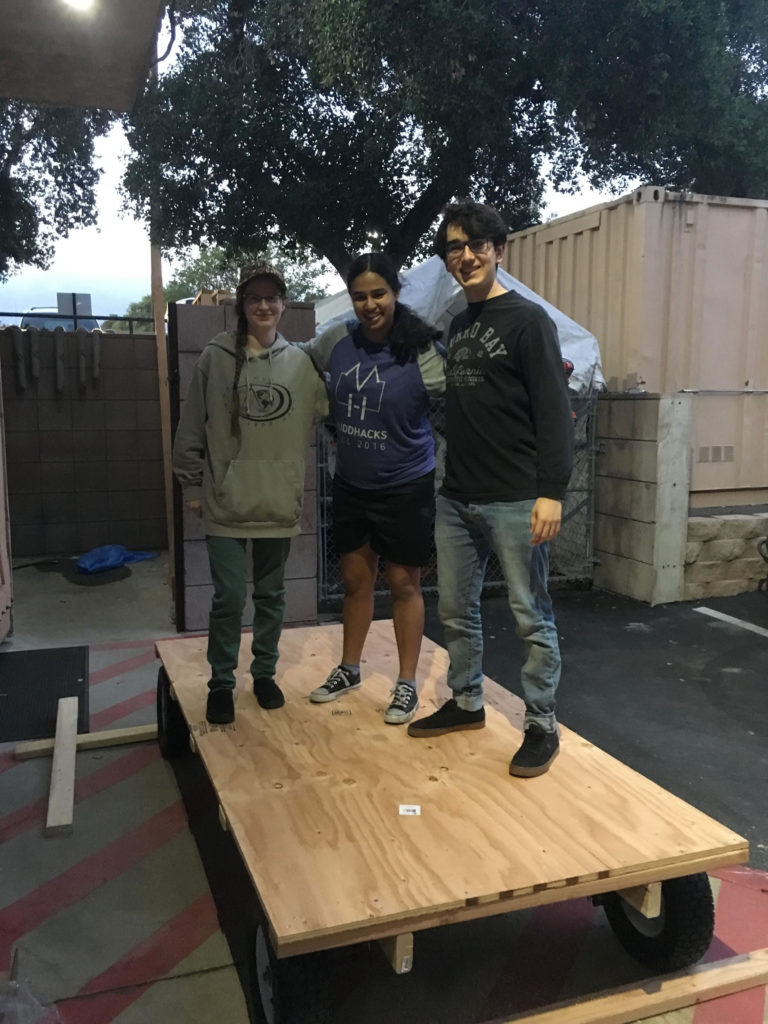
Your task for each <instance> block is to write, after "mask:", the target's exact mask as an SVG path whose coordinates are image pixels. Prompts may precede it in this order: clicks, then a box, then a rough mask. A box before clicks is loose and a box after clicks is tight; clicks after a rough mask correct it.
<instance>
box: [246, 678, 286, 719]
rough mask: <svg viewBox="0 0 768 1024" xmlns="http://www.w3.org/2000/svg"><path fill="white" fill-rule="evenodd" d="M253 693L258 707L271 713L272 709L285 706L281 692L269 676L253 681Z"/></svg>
mask: <svg viewBox="0 0 768 1024" xmlns="http://www.w3.org/2000/svg"><path fill="white" fill-rule="evenodd" d="M253 692H254V693H255V694H256V700H257V701H258V702H259V707H262V708H267V709H268V710H270V711H271V710H272V709H273V708H281V707H282V706H283V704H285V697H284V696H283V691H282V690H281V689H280V687H279V686H278V685H277V683H276V682H275V680H274V679H272V677H271V676H262V677H261V678H260V679H254V680H253Z"/></svg>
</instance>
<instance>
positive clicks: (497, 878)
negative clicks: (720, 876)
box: [157, 622, 748, 955]
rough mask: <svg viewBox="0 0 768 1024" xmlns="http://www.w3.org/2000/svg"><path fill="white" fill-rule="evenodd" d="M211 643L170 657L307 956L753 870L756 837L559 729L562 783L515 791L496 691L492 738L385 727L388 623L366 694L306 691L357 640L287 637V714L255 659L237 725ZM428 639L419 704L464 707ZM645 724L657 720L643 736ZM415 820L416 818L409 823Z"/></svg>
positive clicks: (443, 657) (489, 700)
mask: <svg viewBox="0 0 768 1024" xmlns="http://www.w3.org/2000/svg"><path fill="white" fill-rule="evenodd" d="M205 645H206V639H205V638H204V637H193V638H184V639H178V640H167V641H161V642H158V644H157V650H158V654H159V655H160V657H161V658H162V661H163V664H164V665H165V668H166V671H167V672H168V675H169V677H170V679H171V682H172V685H173V688H174V692H175V693H176V695H177V696H178V699H179V701H180V703H181V706H182V709H183V711H184V715H185V718H186V719H187V722H188V723H189V725H190V728H191V730H192V733H193V735H194V736H195V739H196V741H197V745H198V750H199V753H200V756H201V757H202V758H203V761H204V763H205V766H206V769H207V771H208V774H209V776H210V778H211V780H212V782H213V784H214V786H215V788H216V790H217V792H218V797H219V801H220V803H221V806H222V808H223V810H224V813H225V814H226V817H227V819H228V821H229V824H230V827H231V829H232V832H233V835H234V837H235V840H236V842H237V845H238V847H239V849H240V852H241V854H242V856H243V859H244V861H245V864H246V866H247V868H248V871H249V873H250V875H251V877H252V879H253V882H254V885H255V887H256V890H257V892H258V894H259V897H260V899H261V902H262V904H263V906H264V909H265V911H266V913H267V915H268V917H269V920H270V926H271V937H272V941H273V943H274V945H275V948H276V950H277V952H278V954H279V955H292V954H294V953H300V952H305V951H308V950H310V949H315V948H324V947H331V946H337V945H346V944H349V943H353V942H357V941H362V940H364V939H368V938H380V937H382V936H385V935H393V934H397V933H400V932H404V931H413V930H416V929H419V928H425V927H432V926H435V925H438V924H445V923H449V922H452V921H458V920H466V919H468V918H471V917H480V916H486V915H489V914H497V913H502V912H505V911H507V910H514V909H520V908H522V907H525V906H532V905H535V904H540V903H546V902H553V901H556V900H562V899H570V898H574V897H577V896H587V895H591V894H594V893H597V892H606V891H611V890H614V889H621V888H627V887H630V886H633V885H638V884H643V883H646V882H650V881H658V880H661V879H664V878H669V877H676V876H679V875H685V874H691V873H693V872H696V871H706V870H708V869H709V868H714V867H716V866H722V865H725V864H734V863H742V862H745V861H746V860H747V858H748V845H747V842H746V840H745V839H743V838H742V837H741V836H739V835H737V834H736V833H734V832H732V831H730V829H727V828H725V827H724V826H723V825H720V824H719V823H718V822H716V821H714V820H713V819H712V818H709V817H708V816H707V815H705V814H702V813H701V812H700V811H698V810H696V809H695V808H694V807H692V806H691V805H690V804H687V803H685V802H684V801H682V800H680V799H678V798H677V797H675V796H673V795H672V794H670V793H668V792H667V791H666V790H663V789H661V788H660V787H659V786H657V785H655V784H654V783H652V782H651V781H649V780H648V779H646V778H645V777H644V776H642V775H639V774H638V773H637V772H635V771H633V770H632V769H630V768H628V767H627V766H626V765H624V764H622V763H621V762H619V761H617V760H616V759H615V758H613V757H611V756H610V755H608V754H606V753H605V752H604V751H602V750H600V749H599V748H597V747H595V746H594V745H593V744H591V743H589V742H588V741H587V740H585V739H583V738H582V737H580V736H578V735H577V734H576V733H574V732H571V731H570V730H568V729H567V728H565V727H563V726H561V737H560V742H561V751H560V756H559V757H558V758H557V759H556V760H555V762H554V764H553V765H552V767H551V769H550V770H549V772H548V773H547V774H546V775H543V776H540V777H539V778H536V779H516V778H513V777H511V776H510V775H509V774H508V771H507V767H508V763H509V759H510V757H511V756H512V754H513V753H514V751H515V750H516V749H517V747H518V746H519V744H520V741H521V728H522V714H523V705H522V702H521V701H520V700H519V699H518V698H517V697H515V696H514V695H512V694H510V693H508V692H507V691H506V690H504V689H503V688H502V687H500V686H499V685H498V684H496V683H494V682H493V681H491V680H486V727H485V729H483V730H476V731H469V732H460V733H454V734H450V735H446V736H439V737H435V738H432V739H413V738H411V737H409V736H408V734H407V732H406V727H403V726H391V725H387V724H385V723H384V721H383V715H384V711H385V710H386V708H387V706H388V704H389V700H390V697H389V692H390V688H391V685H392V680H393V679H394V678H395V676H396V673H397V659H396V653H395V645H394V637H393V633H392V624H391V622H375V623H374V624H373V627H372V629H371V633H370V635H369V638H368V641H367V644H366V650H365V655H364V658H365V661H364V663H363V665H362V674H363V685H362V687H361V688H360V689H359V690H356V691H354V692H353V693H350V694H347V695H346V696H344V697H342V698H341V699H340V700H337V701H332V702H329V703H327V704H312V703H310V701H309V700H308V697H307V695H308V693H309V691H310V690H312V689H313V688H314V687H315V686H318V685H319V684H320V683H321V682H322V681H323V680H324V679H325V677H326V675H327V674H328V672H329V671H330V670H331V669H332V668H333V667H334V666H335V665H336V664H337V663H338V658H339V653H340V650H341V627H340V626H336V625H332V626H321V627H311V628H302V629H286V630H284V631H283V635H282V639H281V643H280V663H279V665H278V674H277V679H278V682H279V683H280V685H281V687H282V689H283V691H284V693H285V695H286V704H285V707H284V708H281V709H278V710H276V711H265V710H262V709H261V708H259V706H258V704H257V703H256V699H255V697H254V696H253V694H252V693H251V692H250V689H249V683H250V676H249V672H248V665H249V663H250V650H249V645H250V636H249V635H248V634H245V635H244V637H243V644H242V647H241V652H240V653H241V657H240V668H239V672H238V681H237V692H236V698H235V710H236V716H235V723H234V725H231V726H211V725H208V724H207V723H206V721H205V699H206V695H207V690H206V681H207V679H208V665H207V662H206V660H205ZM446 668H447V654H446V652H445V651H444V650H443V649H442V648H440V647H439V646H437V645H436V644H434V643H432V642H431V641H429V640H427V639H425V640H424V644H423V647H422V655H421V661H420V671H419V682H420V684H421V686H422V689H421V707H420V710H419V712H418V713H417V717H421V716H422V715H424V714H428V713H430V712H431V711H432V710H434V709H435V708H437V707H439V706H440V705H441V704H442V703H443V701H444V700H446V699H447V698H448V697H449V696H450V692H449V691H448V688H447V685H446V683H445V673H446ZM638 727H639V728H641V727H642V724H641V723H639V725H638ZM413 806H416V807H418V808H419V809H420V813H419V814H418V815H416V814H412V813H403V809H404V808H408V807H413Z"/></svg>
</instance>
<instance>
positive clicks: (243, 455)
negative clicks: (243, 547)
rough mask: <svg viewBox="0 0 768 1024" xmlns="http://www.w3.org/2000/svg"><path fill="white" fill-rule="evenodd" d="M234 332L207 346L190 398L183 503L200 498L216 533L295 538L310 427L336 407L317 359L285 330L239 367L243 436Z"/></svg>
mask: <svg viewBox="0 0 768 1024" xmlns="http://www.w3.org/2000/svg"><path fill="white" fill-rule="evenodd" d="M234 377H235V336H234V334H231V333H228V332H225V333H222V334H217V335H216V337H215V338H214V339H213V341H211V342H209V343H208V345H206V347H205V349H204V350H203V352H202V354H201V356H200V359H199V360H198V362H197V366H196V367H195V371H194V374H193V376H192V381H191V383H190V386H189V392H188V394H187V398H186V401H185V402H184V405H183V406H182V410H181V417H180V418H179V425H178V428H177V430H176V438H175V440H174V445H173V472H174V473H175V475H176V477H177V479H178V481H179V483H180V484H181V486H182V489H183V492H184V501H185V502H187V501H193V500H200V501H201V503H202V513H203V527H204V529H205V532H206V533H207V534H210V535H211V536H214V537H292V536H293V535H294V534H297V533H298V532H299V519H300V517H301V506H302V500H303V495H304V469H305V460H306V452H307V446H308V444H309V441H310V437H311V431H312V427H313V425H314V424H315V423H317V422H319V421H320V420H322V419H324V418H325V417H326V416H327V415H328V399H327V395H326V391H325V384H324V382H323V380H322V379H321V378H320V377H319V376H318V374H317V371H316V370H315V368H314V366H313V364H312V361H311V360H310V358H309V357H308V356H307V355H306V354H305V353H304V352H302V351H301V350H300V349H298V348H295V347H294V346H293V345H290V344H289V343H288V342H287V341H286V340H285V338H283V337H282V336H281V335H279V334H278V336H277V339H276V340H275V343H274V344H273V345H272V347H271V348H270V349H268V350H267V351H266V352H265V353H263V354H259V355H253V354H246V358H245V361H244V363H243V368H242V371H241V373H240V381H239V385H238V391H239V395H240V434H241V436H240V438H239V439H238V438H236V437H233V436H232V432H231V419H230V417H231V409H232V384H233V381H234Z"/></svg>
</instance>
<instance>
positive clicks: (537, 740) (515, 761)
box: [509, 722, 560, 779]
mask: <svg viewBox="0 0 768 1024" xmlns="http://www.w3.org/2000/svg"><path fill="white" fill-rule="evenodd" d="M559 753H560V740H559V739H558V737H557V729H555V731H554V732H547V731H546V729H542V727H541V726H540V725H536V723H535V722H531V724H530V725H529V726H528V728H527V729H526V730H525V738H524V739H523V743H522V746H521V747H520V749H519V750H518V752H517V753H516V754H515V756H514V757H513V758H512V760H511V761H510V762H509V774H510V775H516V776H518V777H519V778H521V779H532V778H533V777H534V776H536V775H543V774H544V772H545V771H546V770H547V768H549V766H550V765H551V764H552V762H553V761H554V760H555V758H556V757H557V755H558V754H559Z"/></svg>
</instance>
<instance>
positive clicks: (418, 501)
mask: <svg viewBox="0 0 768 1024" xmlns="http://www.w3.org/2000/svg"><path fill="white" fill-rule="evenodd" d="M347 287H348V289H349V294H350V296H351V298H352V304H353V307H354V312H355V316H356V317H357V319H356V320H353V321H350V322H348V323H344V324H340V325H338V326H336V327H332V328H330V329H329V330H328V331H325V332H324V333H323V334H321V335H320V336H319V337H318V338H316V339H315V340H314V341H313V342H311V343H309V344H308V345H307V346H305V347H306V350H307V351H308V352H309V354H310V356H311V357H312V360H313V361H314V363H315V365H316V367H317V368H318V370H319V371H320V372H321V373H323V374H324V376H325V379H326V384H327V387H328V397H329V405H330V413H331V417H332V419H333V422H334V425H335V428H336V437H337V455H336V473H335V476H334V480H333V540H334V545H335V547H336V550H337V551H338V552H339V554H340V555H341V569H342V575H343V578H344V612H343V620H344V627H343V647H342V655H341V663H340V664H339V665H338V666H337V667H336V668H335V669H334V670H333V671H332V672H331V674H330V675H329V676H328V678H327V679H326V680H325V682H324V683H323V684H322V685H321V686H318V687H317V688H316V689H314V690H313V691H312V692H311V693H310V695H309V697H310V700H312V701H314V702H315V703H324V702H326V701H332V700H336V699H337V698H338V697H341V696H342V695H343V694H345V693H348V692H349V691H350V690H356V689H357V688H358V687H359V686H360V659H361V656H362V653H363V646H364V644H365V640H366V637H367V635H368V630H369V628H370V625H371V621H372V619H373V593H374V584H375V582H376V576H377V573H378V568H379V559H380V558H381V559H383V560H384V562H385V565H386V568H385V573H386V579H387V583H388V584H389V590H390V595H391V598H392V618H393V620H394V627H395V640H396V642H397V652H398V657H399V661H400V665H399V674H398V677H397V679H396V681H395V683H394V686H393V688H392V702H391V704H390V706H389V708H388V709H387V712H386V714H385V716H384V721H385V722H387V723H389V724H390V725H402V724H403V723H405V722H409V721H410V720H411V718H413V715H414V713H415V711H416V709H417V707H418V704H419V700H418V695H417V691H416V682H415V680H416V666H417V663H418V659H419V652H420V650H421V639H422V634H423V631H424V600H423V597H422V594H421V569H422V567H423V566H424V565H426V563H427V561H428V560H429V557H430V553H431V550H432V530H433V524H434V513H435V490H434V488H435V483H434V476H435V450H434V439H433V436H432V431H431V428H430V425H429V420H428V412H429V403H430V396H432V395H436V394H441V393H442V392H443V391H444V390H445V373H444V360H443V353H442V349H441V348H440V347H439V346H438V345H437V342H438V339H439V338H440V336H441V332H440V331H439V330H437V329H436V328H434V327H431V326H430V325H429V324H427V323H425V322H424V321H423V320H422V319H420V318H419V317H418V316H416V314H415V313H413V312H412V311H411V310H410V309H409V308H408V307H407V306H404V305H403V304H402V303H400V302H399V301H398V296H399V294H400V282H399V279H398V276H397V271H396V269H395V267H394V266H393V264H392V263H391V261H390V260H389V258H388V257H387V256H385V255H384V254H382V253H365V254H364V255H362V256H359V257H358V258H357V259H356V260H355V261H354V263H353V264H352V266H351V268H350V271H349V274H348V275H347Z"/></svg>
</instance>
